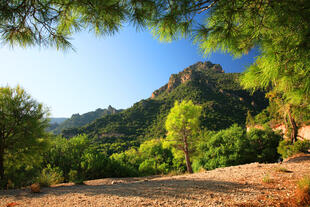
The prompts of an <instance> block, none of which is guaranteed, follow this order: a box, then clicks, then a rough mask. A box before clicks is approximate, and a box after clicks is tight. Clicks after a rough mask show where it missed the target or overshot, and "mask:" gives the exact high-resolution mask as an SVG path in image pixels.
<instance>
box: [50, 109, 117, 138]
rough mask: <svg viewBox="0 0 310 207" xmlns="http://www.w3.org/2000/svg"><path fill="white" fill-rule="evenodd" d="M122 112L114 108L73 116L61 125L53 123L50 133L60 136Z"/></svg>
mask: <svg viewBox="0 0 310 207" xmlns="http://www.w3.org/2000/svg"><path fill="white" fill-rule="evenodd" d="M120 111H122V110H117V109H115V108H113V107H112V106H109V107H108V108H107V109H100V108H99V109H97V110H96V111H91V112H87V113H85V114H82V115H80V114H73V115H72V116H71V118H69V119H65V120H64V121H62V122H61V123H51V124H50V127H49V129H48V131H50V132H52V133H54V134H60V133H61V132H62V131H63V130H65V129H70V128H75V127H81V126H84V125H86V124H89V123H91V122H93V121H95V120H96V119H98V118H101V117H103V116H105V115H110V114H116V113H118V112H120Z"/></svg>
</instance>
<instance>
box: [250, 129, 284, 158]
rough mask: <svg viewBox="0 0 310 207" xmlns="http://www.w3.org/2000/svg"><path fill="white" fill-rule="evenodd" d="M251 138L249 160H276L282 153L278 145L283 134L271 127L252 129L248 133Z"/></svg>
mask: <svg viewBox="0 0 310 207" xmlns="http://www.w3.org/2000/svg"><path fill="white" fill-rule="evenodd" d="M246 136H247V139H248V140H249V146H250V147H249V154H248V155H249V157H248V160H249V161H255V162H260V163H262V162H269V163H270V162H276V161H277V160H278V159H279V157H280V155H279V154H278V152H277V147H278V145H279V142H280V140H281V136H280V135H278V134H276V133H275V132H273V131H272V130H271V129H266V130H261V129H252V130H250V131H249V132H248V133H247V134H246Z"/></svg>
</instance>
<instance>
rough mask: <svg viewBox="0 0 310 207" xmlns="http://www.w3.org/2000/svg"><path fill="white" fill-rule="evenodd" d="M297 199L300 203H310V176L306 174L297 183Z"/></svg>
mask: <svg viewBox="0 0 310 207" xmlns="http://www.w3.org/2000/svg"><path fill="white" fill-rule="evenodd" d="M296 199H297V202H298V204H299V205H301V206H309V205H310V176H305V177H303V178H302V179H300V180H299V181H298V183H297V189H296Z"/></svg>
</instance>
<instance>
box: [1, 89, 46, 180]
mask: <svg viewBox="0 0 310 207" xmlns="http://www.w3.org/2000/svg"><path fill="white" fill-rule="evenodd" d="M46 115H47V111H46V110H44V108H43V106H42V104H39V103H37V102H36V101H35V100H33V99H32V98H31V97H30V96H29V95H28V94H27V93H26V92H25V91H24V90H23V89H22V88H20V87H19V86H17V87H16V88H10V87H0V180H2V181H4V176H5V171H6V170H7V168H9V167H10V166H11V167H14V168H16V169H18V168H19V166H25V165H28V163H30V162H31V163H33V162H37V161H38V160H37V159H38V158H37V155H38V154H37V153H40V152H41V151H42V149H43V147H42V144H43V143H44V139H42V138H43V137H44V134H45V128H46V127H47V125H48V120H47V119H46ZM5 165H6V166H5Z"/></svg>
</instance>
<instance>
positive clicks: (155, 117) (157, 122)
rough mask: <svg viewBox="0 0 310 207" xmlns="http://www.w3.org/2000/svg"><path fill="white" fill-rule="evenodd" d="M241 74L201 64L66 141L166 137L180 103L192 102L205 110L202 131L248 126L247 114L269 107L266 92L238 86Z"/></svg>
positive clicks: (69, 133)
mask: <svg viewBox="0 0 310 207" xmlns="http://www.w3.org/2000/svg"><path fill="white" fill-rule="evenodd" d="M239 76H240V74H239V73H224V70H223V69H222V67H221V66H220V65H218V64H213V63H211V62H198V63H196V64H194V65H192V66H189V67H188V68H186V69H184V70H183V71H181V72H180V73H178V74H173V75H171V77H170V79H169V82H168V83H167V84H166V85H164V86H162V87H161V88H159V89H158V90H156V91H154V92H153V93H152V95H151V97H150V98H148V99H145V100H141V101H139V102H137V103H135V104H134V105H133V106H132V107H130V108H128V109H126V110H124V111H122V112H120V113H115V114H111V115H108V116H104V117H102V118H99V119H97V120H96V121H94V122H92V123H91V124H88V125H86V126H83V127H80V128H78V127H77V128H71V129H67V130H64V131H63V135H64V136H65V137H71V136H74V135H77V134H80V133H86V134H88V135H89V136H90V137H92V138H94V139H95V140H97V141H98V142H100V143H111V142H114V140H118V141H119V140H123V141H130V140H131V141H132V140H145V139H150V138H159V137H165V134H166V131H165V128H164V123H165V119H166V116H167V115H168V113H169V111H170V109H171V107H172V106H173V104H174V102H175V101H176V100H178V101H181V100H184V99H190V100H192V101H193V102H194V103H196V104H200V105H201V106H202V107H203V114H202V116H201V125H202V128H205V129H209V130H220V129H224V128H227V127H229V126H230V125H232V124H233V123H238V124H240V125H245V122H246V116H247V112H248V111H250V112H251V113H252V115H255V114H257V113H259V112H260V111H262V110H263V109H264V108H266V107H267V105H268V100H267V99H265V94H264V92H256V93H254V94H253V95H251V94H250V93H249V92H247V91H245V90H243V89H242V88H241V86H240V85H239V83H238V78H239Z"/></svg>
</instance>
